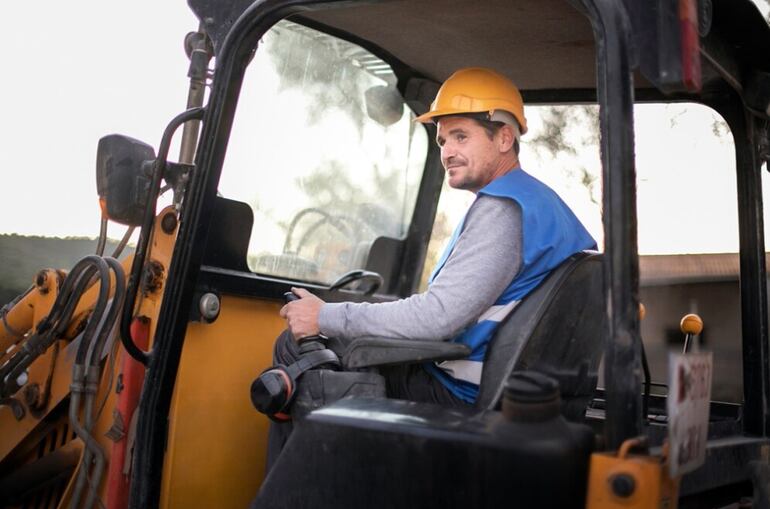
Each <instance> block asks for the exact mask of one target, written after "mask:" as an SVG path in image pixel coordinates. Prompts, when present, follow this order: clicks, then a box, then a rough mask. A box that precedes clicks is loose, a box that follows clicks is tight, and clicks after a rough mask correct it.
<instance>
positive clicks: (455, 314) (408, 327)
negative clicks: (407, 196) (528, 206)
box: [318, 195, 522, 340]
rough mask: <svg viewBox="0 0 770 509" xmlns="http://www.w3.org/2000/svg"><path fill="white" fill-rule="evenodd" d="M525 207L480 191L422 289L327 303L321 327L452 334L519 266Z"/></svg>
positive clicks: (405, 335) (356, 332)
mask: <svg viewBox="0 0 770 509" xmlns="http://www.w3.org/2000/svg"><path fill="white" fill-rule="evenodd" d="M521 230H522V229H521V209H520V207H519V205H518V204H517V203H516V202H514V201H513V200H509V199H507V198H498V197H494V196H488V195H480V196H479V197H478V198H477V199H476V200H475V201H474V202H473V204H472V205H471V207H470V208H469V209H468V213H467V215H466V219H465V223H464V225H463V230H462V232H461V234H460V236H459V237H458V239H457V243H456V244H455V247H454V250H453V251H452V254H451V255H450V256H449V258H448V259H447V261H446V263H445V264H444V267H443V268H442V269H441V271H440V272H439V273H438V275H437V276H436V278H435V279H434V280H433V283H432V284H431V285H430V287H429V288H428V290H427V291H426V292H424V293H419V294H415V295H412V296H411V297H409V298H406V299H401V300H397V301H394V302H384V303H377V304H370V303H352V302H343V303H326V304H324V305H323V307H322V308H321V312H320V315H319V317H318V322H319V327H320V329H321V332H322V333H323V334H325V335H327V336H330V337H338V338H342V339H351V338H356V337H361V336H376V337H381V338H396V339H410V338H411V339H433V340H441V339H449V338H452V337H454V336H455V335H456V334H458V333H459V332H460V331H462V330H463V329H465V328H466V327H468V326H469V325H471V324H473V323H475V322H476V320H477V319H478V317H479V316H481V314H482V313H484V312H485V311H486V310H487V309H489V307H490V306H492V305H493V304H494V303H495V301H496V300H497V299H498V297H500V295H501V294H502V293H503V291H504V290H505V289H506V287H507V286H508V285H509V284H510V282H511V281H512V280H513V278H514V277H515V276H516V274H517V273H518V272H519V269H520V267H521V257H522V232H521Z"/></svg>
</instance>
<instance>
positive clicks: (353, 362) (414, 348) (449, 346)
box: [342, 338, 471, 369]
mask: <svg viewBox="0 0 770 509" xmlns="http://www.w3.org/2000/svg"><path fill="white" fill-rule="evenodd" d="M470 353H471V349H470V348H468V347H467V346H466V345H461V344H458V343H450V342H447V341H433V340H418V339H382V338H359V339H356V340H354V341H353V342H352V343H350V345H348V347H347V349H346V350H345V353H344V354H343V356H342V365H343V366H345V368H346V369H356V368H367V367H373V366H389V365H393V364H416V363H418V362H426V361H448V360H452V359H462V358H465V357H468V355H470Z"/></svg>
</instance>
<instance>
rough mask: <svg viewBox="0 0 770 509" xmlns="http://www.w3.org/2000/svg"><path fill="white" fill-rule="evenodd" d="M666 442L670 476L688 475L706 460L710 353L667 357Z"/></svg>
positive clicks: (710, 368)
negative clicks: (667, 444) (667, 443)
mask: <svg viewBox="0 0 770 509" xmlns="http://www.w3.org/2000/svg"><path fill="white" fill-rule="evenodd" d="M668 365H669V372H668V380H669V381H668V387H669V391H668V400H667V407H668V441H669V460H670V461H669V463H670V470H671V475H672V476H676V475H681V474H684V473H687V472H691V471H693V470H695V469H696V468H698V467H699V466H701V465H702V464H703V462H704V461H705V459H706V441H707V438H708V423H709V402H710V400H711V373H712V355H711V352H705V353H688V354H684V355H683V354H677V353H673V352H672V353H671V354H669V360H668Z"/></svg>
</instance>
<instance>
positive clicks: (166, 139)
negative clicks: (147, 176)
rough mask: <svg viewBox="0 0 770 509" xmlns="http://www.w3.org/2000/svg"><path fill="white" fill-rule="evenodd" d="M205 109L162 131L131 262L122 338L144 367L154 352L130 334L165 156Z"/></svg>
mask: <svg viewBox="0 0 770 509" xmlns="http://www.w3.org/2000/svg"><path fill="white" fill-rule="evenodd" d="M204 112H205V108H191V109H189V110H187V111H184V112H182V113H180V114H179V115H177V116H176V117H174V118H173V119H172V120H171V122H169V124H168V126H166V129H165V130H164V131H163V137H162V138H161V141H160V148H159V149H158V157H157V158H156V159H155V162H154V164H153V168H152V181H151V182H150V188H149V193H148V197H147V206H146V207H145V209H144V218H143V220H142V229H141V231H140V232H139V240H138V241H137V243H136V250H135V252H134V261H133V263H132V265H131V274H130V276H129V278H128V285H127V288H126V302H125V305H124V306H123V315H122V316H121V320H120V340H121V342H122V343H123V346H124V347H125V349H126V351H127V352H128V354H129V355H131V357H133V358H134V359H135V360H137V361H138V362H141V363H142V364H143V365H144V366H147V364H148V363H149V360H150V357H151V355H152V352H151V351H150V352H145V351H143V350H142V349H140V348H139V347H137V346H136V344H135V343H134V341H133V338H132V336H131V320H132V319H133V314H134V305H135V302H136V295H137V293H138V290H139V282H140V281H141V276H142V268H143V267H144V262H145V258H146V256H147V246H148V245H149V242H150V238H151V236H152V226H153V221H154V219H155V203H156V201H157V200H158V195H159V193H160V183H161V180H162V179H163V176H164V173H165V171H166V159H167V158H168V151H169V148H170V146H171V139H172V138H173V136H174V133H175V132H176V130H177V129H178V128H179V127H180V126H181V125H183V124H184V123H185V122H187V121H189V120H201V119H202V118H203V114H204Z"/></svg>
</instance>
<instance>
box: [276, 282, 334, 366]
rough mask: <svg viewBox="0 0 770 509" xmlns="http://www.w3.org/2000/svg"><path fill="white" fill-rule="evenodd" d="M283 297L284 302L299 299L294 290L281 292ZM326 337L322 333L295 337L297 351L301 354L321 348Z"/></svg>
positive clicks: (323, 347)
mask: <svg viewBox="0 0 770 509" xmlns="http://www.w3.org/2000/svg"><path fill="white" fill-rule="evenodd" d="M283 298H284V300H285V301H286V304H288V303H289V302H294V301H295V300H299V296H297V295H296V294H295V293H294V292H285V293H284V294H283ZM327 339H328V338H327V337H326V336H324V335H323V334H313V335H311V336H304V337H301V338H297V344H298V345H299V351H300V353H301V354H302V353H307V352H312V351H313V350H323V349H325V348H326V340H327Z"/></svg>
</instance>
